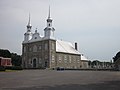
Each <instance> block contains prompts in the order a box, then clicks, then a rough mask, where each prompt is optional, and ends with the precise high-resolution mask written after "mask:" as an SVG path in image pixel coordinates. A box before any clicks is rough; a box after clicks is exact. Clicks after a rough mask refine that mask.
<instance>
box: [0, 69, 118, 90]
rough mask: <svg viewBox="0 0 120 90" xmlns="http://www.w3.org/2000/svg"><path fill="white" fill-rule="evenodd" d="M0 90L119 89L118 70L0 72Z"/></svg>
mask: <svg viewBox="0 0 120 90" xmlns="http://www.w3.org/2000/svg"><path fill="white" fill-rule="evenodd" d="M0 90H120V72H114V71H53V70H23V71H16V72H0Z"/></svg>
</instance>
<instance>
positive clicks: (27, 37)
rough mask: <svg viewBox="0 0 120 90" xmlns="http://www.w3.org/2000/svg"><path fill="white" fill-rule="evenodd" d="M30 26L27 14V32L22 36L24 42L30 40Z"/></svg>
mask: <svg viewBox="0 0 120 90" xmlns="http://www.w3.org/2000/svg"><path fill="white" fill-rule="evenodd" d="M31 29H32V26H31V23H30V14H29V20H28V25H27V32H26V33H25V34H24V41H25V42H26V41H29V40H30V39H32V32H31Z"/></svg>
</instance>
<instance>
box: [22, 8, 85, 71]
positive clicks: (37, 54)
mask: <svg viewBox="0 0 120 90" xmlns="http://www.w3.org/2000/svg"><path fill="white" fill-rule="evenodd" d="M46 21H47V26H46V28H45V29H44V36H41V35H40V34H39V32H38V31H37V29H36V30H35V32H34V33H33V32H32V25H31V22H30V15H29V21H28V25H27V31H26V32H25V34H24V41H23V42H22V67H23V68H28V69H30V68H58V67H59V68H70V69H80V68H81V67H82V63H81V61H82V59H81V57H83V58H85V57H84V56H83V55H82V54H80V52H79V51H78V50H77V43H75V45H72V44H71V43H70V42H67V41H63V40H58V39H56V38H55V37H54V32H55V29H54V27H53V26H52V18H51V16H50V8H49V14H48V18H47V20H46Z"/></svg>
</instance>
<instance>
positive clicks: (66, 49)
mask: <svg viewBox="0 0 120 90" xmlns="http://www.w3.org/2000/svg"><path fill="white" fill-rule="evenodd" d="M56 52H63V53H70V54H80V53H79V52H78V51H77V50H76V49H75V48H74V46H73V45H72V44H71V43H70V42H66V41H62V40H56Z"/></svg>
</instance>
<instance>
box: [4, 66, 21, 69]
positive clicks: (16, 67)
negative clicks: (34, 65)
mask: <svg viewBox="0 0 120 90" xmlns="http://www.w3.org/2000/svg"><path fill="white" fill-rule="evenodd" d="M5 69H8V70H23V68H22V67H21V66H7V67H5Z"/></svg>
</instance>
